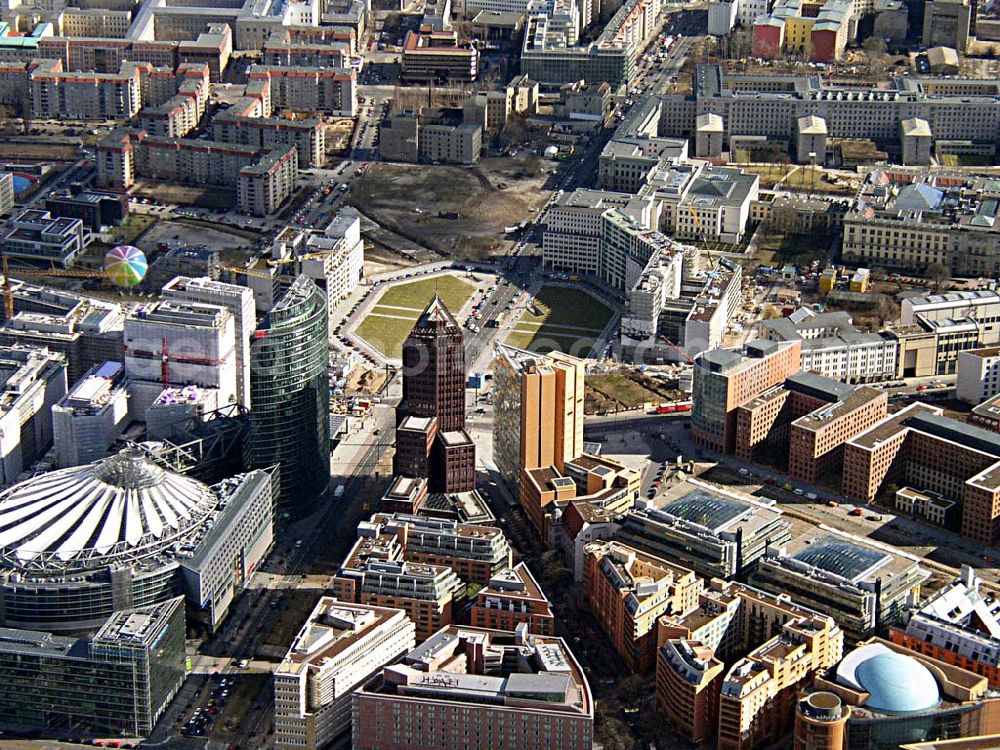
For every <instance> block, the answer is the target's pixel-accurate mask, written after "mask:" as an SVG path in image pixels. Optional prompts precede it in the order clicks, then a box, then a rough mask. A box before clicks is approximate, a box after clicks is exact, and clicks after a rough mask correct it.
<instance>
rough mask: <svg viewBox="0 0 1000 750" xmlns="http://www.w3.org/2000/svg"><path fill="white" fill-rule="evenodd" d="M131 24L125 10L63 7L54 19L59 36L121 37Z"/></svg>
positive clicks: (129, 15) (128, 13) (129, 14)
mask: <svg viewBox="0 0 1000 750" xmlns="http://www.w3.org/2000/svg"><path fill="white" fill-rule="evenodd" d="M131 25H132V14H131V13H130V12H129V11H127V10H103V9H100V10H99V9H83V8H64V9H63V10H62V11H60V13H59V16H58V18H57V19H56V26H57V27H58V29H59V35H60V36H68V37H74V36H91V37H105V38H108V39H123V38H124V37H126V36H127V35H128V30H129V27H130V26H131Z"/></svg>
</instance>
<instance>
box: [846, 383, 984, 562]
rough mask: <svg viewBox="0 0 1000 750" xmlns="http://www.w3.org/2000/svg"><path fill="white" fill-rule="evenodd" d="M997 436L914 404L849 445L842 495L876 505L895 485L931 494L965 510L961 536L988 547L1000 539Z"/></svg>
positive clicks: (878, 424) (917, 403) (856, 438)
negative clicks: (958, 504)
mask: <svg viewBox="0 0 1000 750" xmlns="http://www.w3.org/2000/svg"><path fill="white" fill-rule="evenodd" d="M998 460H1000V440H998V434H997V433H996V432H992V431H990V430H987V429H983V428H982V427H978V426H976V425H975V424H966V423H965V422H959V421H957V420H954V419H949V418H947V417H945V416H943V414H942V412H941V409H938V408H936V407H933V406H930V405H928V404H923V403H920V402H916V403H913V404H911V405H909V406H907V407H905V408H904V409H903V410H902V411H900V412H897V413H896V414H892V415H890V416H888V417H886V418H885V419H883V420H882V421H881V422H879V423H877V424H876V425H875V426H874V427H872V428H871V429H870V430H868V431H866V432H863V433H861V434H860V435H858V436H857V437H855V438H854V439H852V440H851V441H849V442H848V443H847V444H846V445H845V446H844V476H843V484H842V486H843V492H844V494H845V495H846V496H847V497H848V498H850V499H851V500H854V501H855V502H872V501H874V500H875V499H876V498H878V497H879V496H880V495H881V493H883V492H885V491H889V490H891V489H892V488H891V486H890V485H893V484H894V485H896V486H897V487H902V486H908V487H911V488H914V489H916V490H918V491H920V492H926V491H931V492H934V493H936V494H937V495H940V496H941V497H944V498H946V499H948V500H952V501H955V502H960V503H961V507H962V513H961V529H962V532H961V533H962V536H964V537H966V538H967V539H971V540H973V541H975V542H978V543H980V544H984V545H993V544H995V543H996V541H997V539H1000V516H998V513H997V511H996V507H997V498H998V497H1000V485H998V478H997V466H996V464H997V462H998Z"/></svg>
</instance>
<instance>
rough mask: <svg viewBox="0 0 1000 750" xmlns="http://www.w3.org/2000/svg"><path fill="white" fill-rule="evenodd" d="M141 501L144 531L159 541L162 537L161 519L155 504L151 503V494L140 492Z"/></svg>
mask: <svg viewBox="0 0 1000 750" xmlns="http://www.w3.org/2000/svg"><path fill="white" fill-rule="evenodd" d="M139 499H140V500H141V501H142V517H143V520H144V521H145V524H146V529H147V530H148V532H149V533H150V534H152V535H153V536H155V537H156V538H157V539H159V538H160V537H161V536H163V519H161V518H160V514H159V512H158V511H157V504H156V503H154V502H153V498H152V494H151V493H149V492H142V493H140V494H139Z"/></svg>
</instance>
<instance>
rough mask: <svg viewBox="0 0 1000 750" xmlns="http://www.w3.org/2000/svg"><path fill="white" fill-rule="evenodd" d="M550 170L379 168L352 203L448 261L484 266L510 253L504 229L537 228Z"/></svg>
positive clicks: (534, 163) (491, 164)
mask: <svg viewBox="0 0 1000 750" xmlns="http://www.w3.org/2000/svg"><path fill="white" fill-rule="evenodd" d="M544 166H545V162H543V161H542V160H541V159H539V158H537V157H534V156H524V157H516V158H504V159H485V160H483V161H481V162H480V163H479V164H477V165H475V166H474V167H454V166H434V165H428V164H420V165H416V164H414V165H409V164H373V165H372V166H371V167H370V168H369V169H368V171H367V172H366V173H365V176H364V178H363V179H360V180H357V181H356V182H355V183H354V185H353V187H352V189H351V193H350V196H349V197H348V202H349V203H351V204H352V205H354V206H355V207H357V208H358V209H359V210H360V211H361V212H362V213H364V214H365V215H366V216H368V217H369V218H370V219H372V220H374V221H376V222H378V223H379V224H381V225H382V226H384V227H386V228H387V229H391V230H392V231H394V232H396V233H398V234H400V235H402V236H403V237H406V238H409V239H410V240H412V241H413V242H415V243H417V244H420V245H423V246H424V247H426V248H428V249H430V250H432V251H434V252H436V253H437V254H439V255H440V256H443V257H455V258H471V259H480V258H485V257H487V256H490V255H494V254H497V253H499V252H502V251H503V250H505V249H507V248H508V247H509V246H510V244H511V241H510V240H508V239H507V238H506V236H505V232H504V227H505V226H510V225H513V224H517V223H519V222H521V221H524V220H531V219H532V218H534V216H535V213H534V212H533V211H532V209H535V210H537V209H538V208H540V207H541V206H542V204H544V202H545V200H546V198H547V197H548V191H546V190H545V189H544V187H543V186H544V183H545V181H544V178H545V174H544V173H543V172H542V169H543V167H544ZM454 214H457V215H458V218H445V217H446V216H447V215H452V216H453V215H454Z"/></svg>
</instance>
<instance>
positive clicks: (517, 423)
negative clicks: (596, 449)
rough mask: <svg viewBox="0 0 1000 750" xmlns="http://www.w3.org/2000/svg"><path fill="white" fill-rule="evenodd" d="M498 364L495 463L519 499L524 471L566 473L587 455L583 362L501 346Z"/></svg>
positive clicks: (494, 421)
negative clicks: (549, 469)
mask: <svg viewBox="0 0 1000 750" xmlns="http://www.w3.org/2000/svg"><path fill="white" fill-rule="evenodd" d="M494 362H495V367H494V373H493V403H494V411H495V413H496V417H495V418H494V420H493V458H494V461H495V462H496V465H497V470H498V471H499V472H500V476H501V478H502V479H503V480H504V482H505V483H506V484H507V487H508V489H509V490H510V491H511V493H512V494H514V495H515V496H516V497H519V496H520V487H521V473H522V471H523V470H526V469H539V468H542V467H548V466H555V467H556V469H558V470H559V471H564V470H565V464H566V461H569V460H571V459H573V458H576V457H577V456H579V455H580V454H582V453H583V390H584V375H585V372H584V370H585V368H584V361H583V360H581V359H577V358H576V357H571V356H569V355H568V354H562V353H560V352H551V353H549V354H547V355H539V354H532V353H531V352H527V351H524V350H521V349H516V348H514V347H512V346H508V345H506V344H498V345H497V347H496V359H495V360H494Z"/></svg>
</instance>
